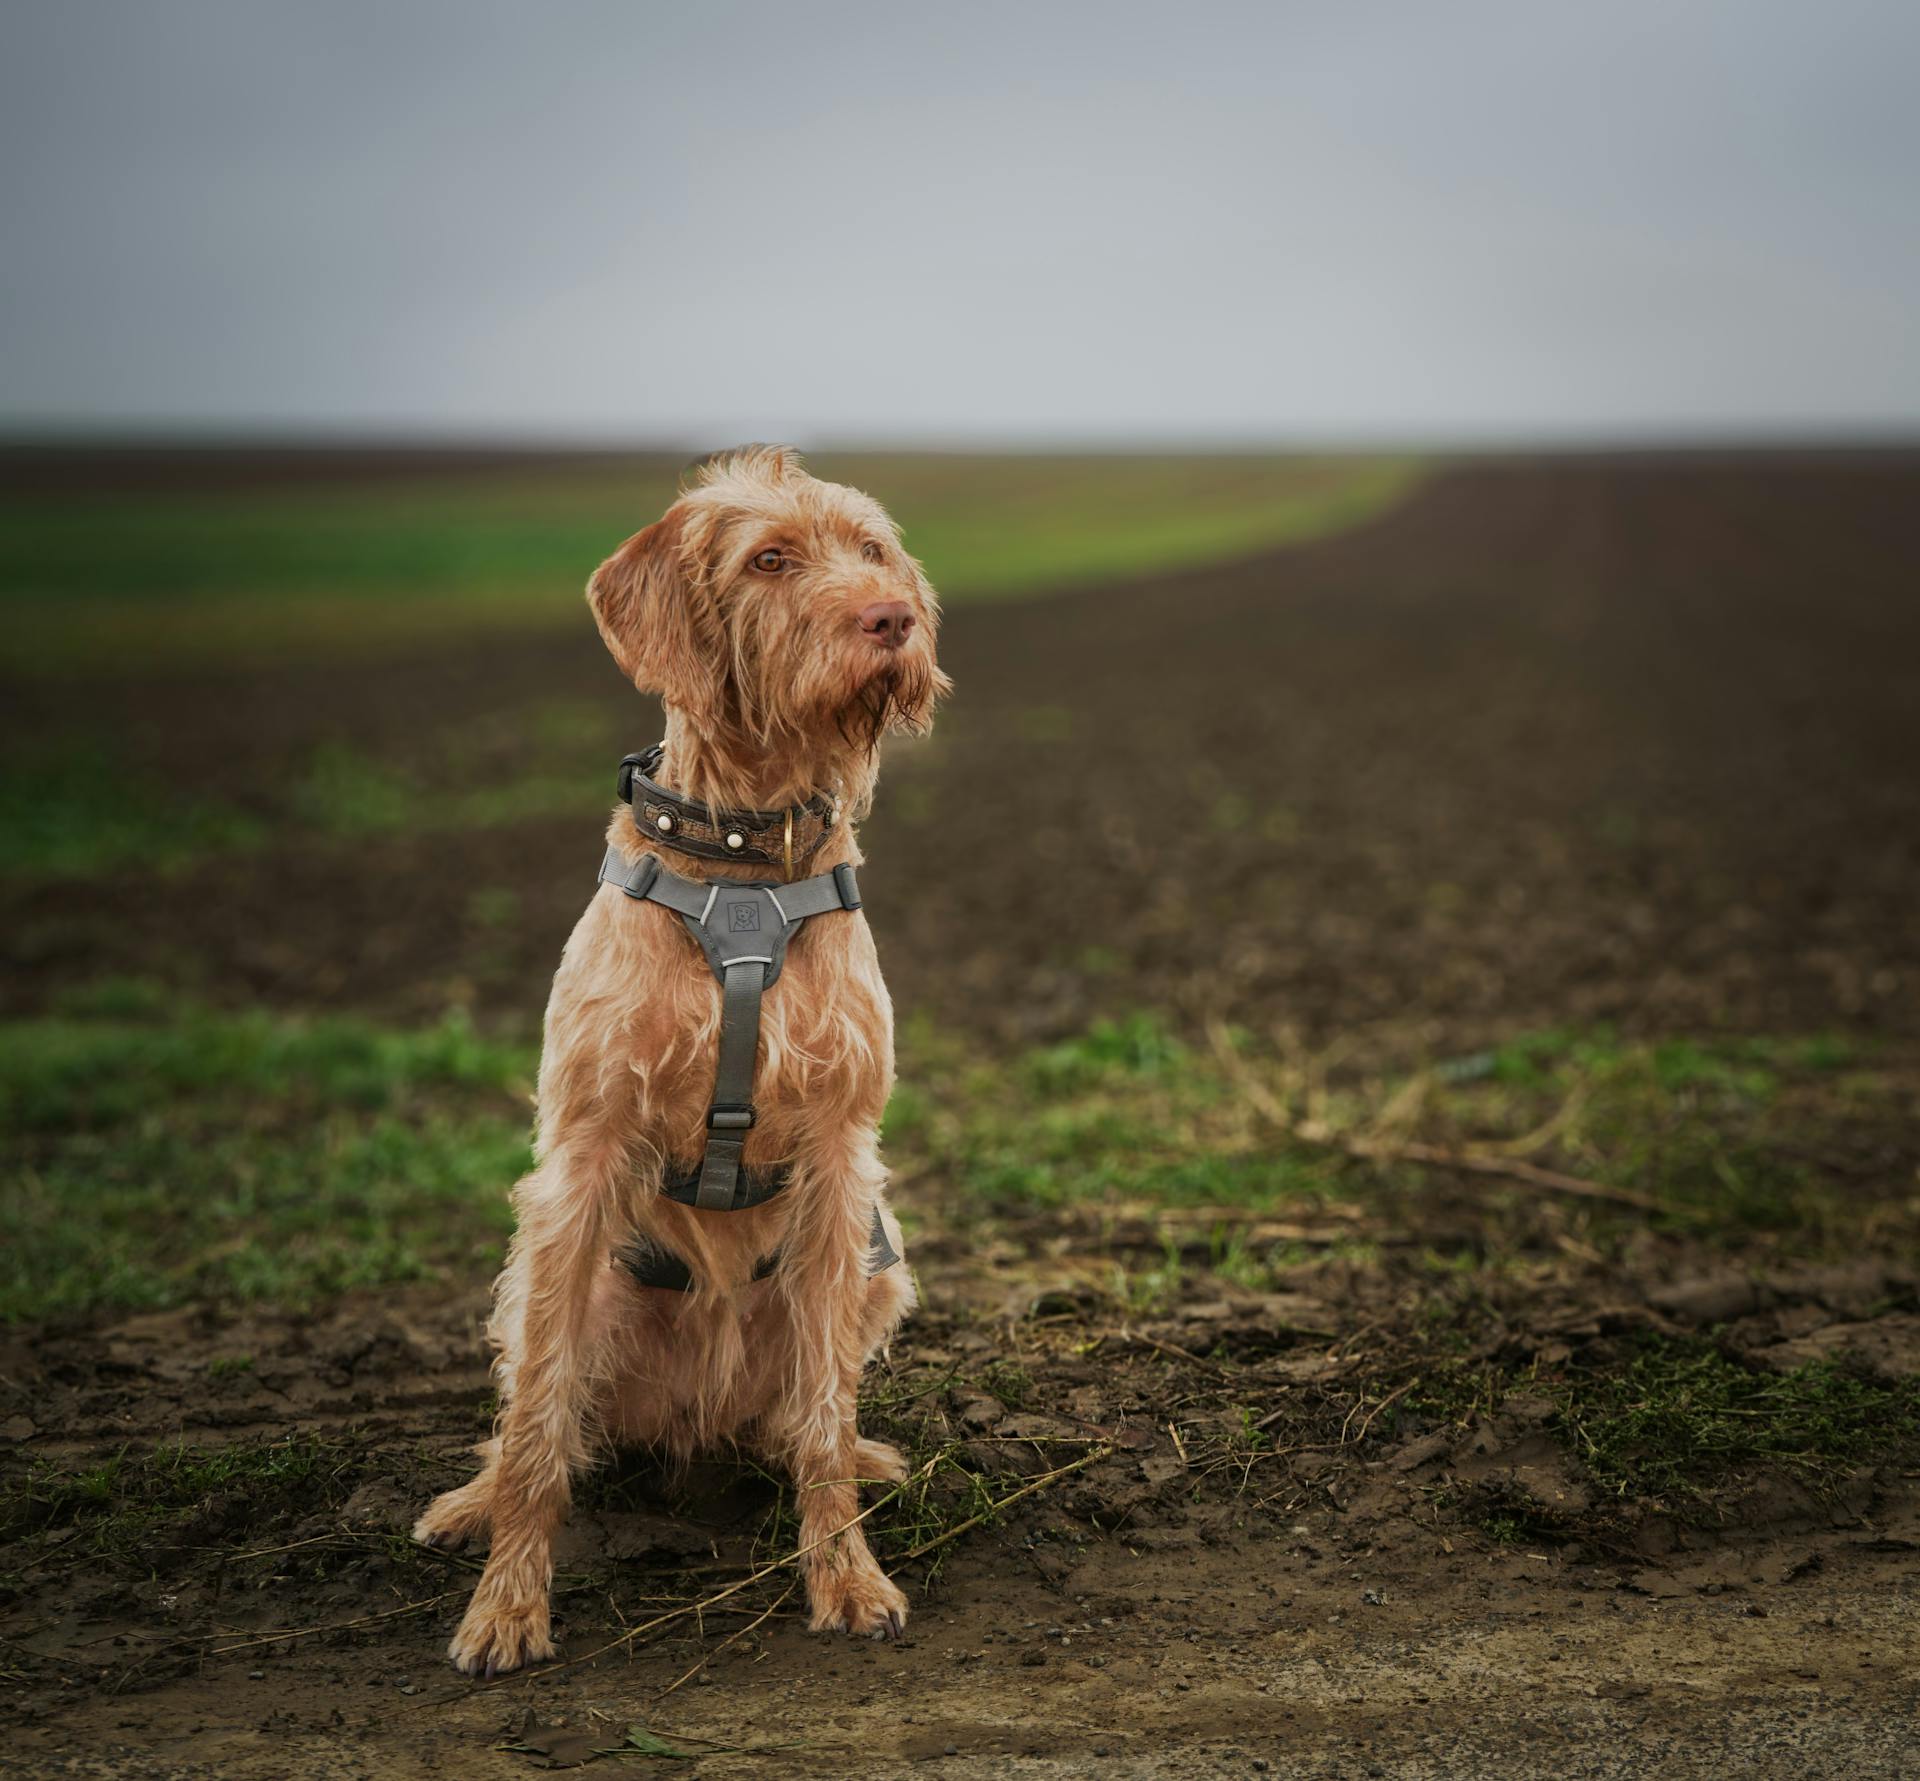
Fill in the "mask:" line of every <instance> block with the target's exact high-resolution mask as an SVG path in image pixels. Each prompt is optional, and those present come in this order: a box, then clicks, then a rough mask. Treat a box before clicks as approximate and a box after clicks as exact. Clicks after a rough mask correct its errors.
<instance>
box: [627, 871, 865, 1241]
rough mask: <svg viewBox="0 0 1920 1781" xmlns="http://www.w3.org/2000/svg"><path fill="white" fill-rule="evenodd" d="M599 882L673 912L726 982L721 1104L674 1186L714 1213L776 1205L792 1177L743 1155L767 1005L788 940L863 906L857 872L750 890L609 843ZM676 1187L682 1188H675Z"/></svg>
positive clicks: (712, 1110)
mask: <svg viewBox="0 0 1920 1781" xmlns="http://www.w3.org/2000/svg"><path fill="white" fill-rule="evenodd" d="M600 882H601V883H602V884H617V885H618V886H619V887H620V889H621V890H623V891H624V892H625V893H626V894H627V895H628V896H630V897H632V898H633V899H634V900H635V901H636V902H644V903H659V904H661V905H663V906H664V907H665V908H668V909H671V910H672V911H673V912H674V913H675V914H676V915H678V916H679V917H680V919H681V920H682V921H684V922H685V923H686V925H687V930H688V932H689V933H691V934H692V935H693V937H694V939H695V940H697V941H698V942H699V943H700V949H701V951H702V952H704V953H705V954H706V958H707V964H708V966H709V967H710V968H711V970H712V972H713V974H714V976H715V977H716V978H717V979H718V980H719V983H720V992H721V993H720V1056H719V1061H718V1063H717V1064H716V1066H715V1069H714V1078H713V1100H712V1104H711V1105H710V1106H709V1108H708V1109H707V1145H706V1152H705V1154H704V1156H703V1157H702V1158H701V1162H700V1172H699V1175H698V1176H697V1177H696V1178H694V1179H693V1180H692V1181H690V1182H678V1183H673V1182H670V1183H668V1184H667V1185H666V1188H665V1191H666V1192H667V1193H668V1194H669V1195H670V1196H671V1197H672V1198H674V1199H676V1200H682V1201H684V1203H685V1204H688V1205H691V1206H694V1207H697V1208H699V1209H700V1210H701V1211H706V1212H735V1211H739V1210H742V1209H743V1208H745V1207H747V1206H755V1205H758V1204H760V1203H761V1201H763V1200H767V1199H771V1198H772V1197H773V1195H774V1194H776V1193H778V1192H779V1191H780V1189H781V1188H782V1187H784V1186H785V1185H786V1176H785V1171H784V1170H780V1171H770V1172H768V1173H766V1174H765V1175H762V1176H759V1177H758V1178H756V1177H755V1176H754V1175H752V1174H750V1173H748V1172H746V1171H743V1169H742V1167H741V1154H742V1152H743V1151H744V1149H745V1147H746V1141H747V1133H748V1132H749V1131H751V1130H752V1129H753V1121H754V1111H753V1068H754V1059H755V1055H756V1053H757V1052H758V1051H759V1047H760V1001H761V997H762V996H763V995H765V993H766V991H767V990H768V989H769V988H770V987H771V986H772V985H773V984H774V983H776V982H778V981H779V977H780V970H781V966H782V965H783V964H784V963H785V961H786V956H787V942H788V941H789V940H790V939H791V938H792V937H793V935H794V934H795V933H796V932H797V931H798V930H799V928H800V925H801V923H803V922H805V921H808V920H810V919H811V918H812V917H814V916H816V915H829V914H832V913H833V912H834V911H836V910H849V911H850V910H854V909H858V908H859V907H860V890H859V886H858V885H857V884H856V883H855V881H854V876H853V868H852V867H851V866H847V865H840V866H835V867H834V869H833V870H832V871H831V872H823V873H822V874H821V875H820V876H819V877H817V878H803V879H801V880H800V881H799V882H798V883H794V884H781V885H772V884H744V883H729V882H728V881H726V880H724V879H723V880H719V881H716V882H712V883H707V884H697V883H695V882H694V881H693V880H692V879H690V878H682V877H681V876H680V875H679V874H678V873H677V872H670V871H668V870H667V869H666V868H665V867H664V866H662V865H661V864H660V859H659V856H658V855H657V854H653V853H646V854H642V855H641V857H640V858H639V859H638V860H636V861H632V862H629V861H628V860H627V859H625V858H624V857H623V856H622V855H621V853H620V850H619V849H618V848H615V847H609V848H608V849H607V852H606V857H605V858H604V859H603V860H602V861H601V862H600ZM676 1190H678V1191H676Z"/></svg>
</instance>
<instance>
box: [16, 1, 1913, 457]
mask: <svg viewBox="0 0 1920 1781" xmlns="http://www.w3.org/2000/svg"><path fill="white" fill-rule="evenodd" d="M0 33H3V34H4V41H3V42H0V182H3V186H0V227H3V228H4V235H0V240H3V241H4V263H5V271H4V274H0V279H3V280H4V283H3V286H0V288H3V289H4V293H5V294H4V302H5V325H4V334H3V337H0V411H3V413H4V424H5V425H6V426H7V427H8V429H9V430H15V431H17V430H19V429H20V428H21V427H23V426H26V425H35V424H44V423H53V424H58V425H61V426H66V427H71V426H76V425H77V426H88V427H92V426H99V425H126V424H128V423H132V424H135V425H138V426H140V427H142V428H151V427H155V426H169V425H174V424H182V423H184V424H190V425H193V426H196V427H199V428H203V429H204V428H208V427H218V428H236V427H237V428H256V427H271V428H274V429H276V430H282V431H285V430H295V431H298V430H326V431H331V432H351V433H366V432H371V431H402V432H409V433H419V432H431V433H436V434H438V433H483V434H487V435H496V436H498V435H523V434H528V433H536V434H540V435H545V436H561V437H582V438H599V439H621V440H628V439H630V440H659V441H662V442H668V441H673V442H679V441H688V442H693V443H703V442H711V441H713V440H716V439H730V438H736V437H765V438H795V439H799V440H801V441H803V442H805V441H815V440H820V439H858V438H866V439H880V440H915V439H917V440H937V439H954V440H989V439H1026V440H1043V439H1046V440H1065V439H1112V440H1149V439H1181V440H1198V439H1208V438H1214V439H1239V440H1256V439H1272V440H1281V441H1285V440H1293V439H1299V440H1315V439H1358V440H1365V439H1378V438H1389V437H1396V436H1397V437H1411V438H1416V439H1433V438H1456V439H1474V438H1479V439H1487V438H1513V437H1542V436H1568V435H1586V436H1594V435H1601V436H1612V437H1618V436H1623V435H1657V434H1667V435H1672V434H1676V433H1683V434H1698V433H1721V432H1739V431H1800V432H1805V431H1808V430H1822V431H1841V432H1843V431H1847V430H1850V429H1851V430H1874V431H1879V432H1885V431H1886V430H1888V429H1901V430H1911V429H1913V428H1914V427H1915V425H1916V423H1920V102H1916V97H1915V92H1916V77H1917V75H1916V71H1920V5H1914V4H1912V3H1911V0H1904V3H1887V4H1866V3H1862V0H1798V3H1793V4H1772V3H1770V0H1651V3H1648V0H1605V3H1604V4H1600V3H1597V0H1512V3H1495V0H1451V3H1448V4H1434V3H1432V0H1406V3H1404V4H1397V5H1389V4H1381V3H1377V0H1340V3H1339V4H1328V3H1327V0H1312V3H1310V4H1299V5H1296V4H1291V3H1289V0H1269V3H1267V4H1248V5H1228V4H1195V3H1193V0H1154V3H1153V4H1149V5H1135V4H1131V3H1126V0H1120V3H1112V0H1109V3H1105V4H1080V5H1063V4H1054V5H1049V4H1046V3H1045V0H1027V3H1024V4H1008V5H1001V4H974V3H971V0H946V3H945V4H915V3H912V0H888V3H884V4H872V5H868V4H838V3H835V0H813V3H811V4H807V3H800V0H793V3H789V4H784V5H770V4H762V3H759V0H740V3H724V0H718V3H716V0H672V3H671V4H652V3H650V0H619V3H614V0H540V3H539V4H534V3H531V0H520V3H516V4H511V5H493V4H486V3H483V0H377V3H373V4H368V3H365V0H308V3H306V4H300V5H287V4H282V3H280V0H231V3H227V4H212V3H207V0H132V3H126V4H120V3H113V4H109V3H105V0H37V3H24V4H23V3H21V0H15V3H14V4H12V5H9V6H8V7H7V8H6V15H5V23H4V25H0Z"/></svg>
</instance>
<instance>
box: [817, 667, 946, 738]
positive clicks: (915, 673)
mask: <svg viewBox="0 0 1920 1781" xmlns="http://www.w3.org/2000/svg"><path fill="white" fill-rule="evenodd" d="M932 694H933V677H932V676H931V675H930V674H928V673H927V672H926V671H925V670H924V669H922V668H920V667H918V666H917V665H912V664H908V663H905V662H890V663H888V664H887V666H885V667H884V668H882V669H880V670H879V672H878V673H876V674H873V675H871V676H869V678H868V679H867V680H866V681H865V683H864V684H863V685H862V686H861V688H860V690H859V691H858V692H857V693H855V694H854V696H853V699H852V701H851V702H850V703H849V704H847V705H845V706H843V707H842V708H841V710H840V714H839V723H840V734H841V735H842V736H843V737H845V738H846V741H847V745H848V746H849V747H851V748H856V749H859V750H861V751H862V752H864V753H866V754H872V753H873V752H874V751H875V750H876V749H877V748H878V747H879V746H880V743H881V741H882V739H883V738H884V737H885V736H886V734H887V732H888V731H889V730H917V729H919V728H921V726H922V725H923V724H924V722H925V721H926V716H927V706H928V704H929V702H930V701H931V698H932Z"/></svg>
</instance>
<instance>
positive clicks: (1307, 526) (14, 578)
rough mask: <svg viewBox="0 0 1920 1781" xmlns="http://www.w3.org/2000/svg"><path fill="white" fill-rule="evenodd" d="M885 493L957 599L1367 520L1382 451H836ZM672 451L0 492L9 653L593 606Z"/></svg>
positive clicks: (218, 649) (74, 656)
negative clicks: (542, 462)
mask: <svg viewBox="0 0 1920 1781" xmlns="http://www.w3.org/2000/svg"><path fill="white" fill-rule="evenodd" d="M815 468H816V469H817V470H818V471H819V473H820V474H821V475H823V476H826V477H829V478H832V479H835V480H841V481H847V482H851V483H854V484H856V485H857V486H860V487H864V488H867V489H870V490H871V491H872V492H873V493H874V494H875V495H877V496H878V497H879V498H880V499H881V500H882V501H884V502H886V503H887V505H888V506H889V508H890V509H891V510H892V512H893V514H894V517H895V518H896V519H897V520H899V521H900V523H901V524H902V526H903V527H904V528H905V530H906V536H907V541H908V545H909V547H910V548H911V549H912V550H913V551H914V552H915V554H916V555H918V556H919V557H921V559H922V560H923V561H924V562H925V563H926V565H927V568H928V571H929V573H930V574H931V575H932V577H933V579H934V583H935V585H936V586H937V587H939V588H940V589H941V590H942V592H943V593H945V594H947V595H949V596H950V597H952V598H955V599H969V598H977V597H982V596H986V595H991V594H1005V593H1025V592H1032V591H1036V590H1040V589H1045V588H1050V587H1057V586H1062V585H1068V584H1072V583H1076V582H1086V581H1094V580H1099V579H1102V578H1106V577H1110V576H1113V575H1117V574H1124V575H1137V574H1142V573H1147V572H1150V571H1153V570H1156V569H1164V568H1169V567H1173V566H1176V565H1179V564H1184V563H1190V562H1201V561H1207V560H1211V559H1216V558H1220V557H1226V556H1234V555H1240V554H1245V553H1249V552H1252V551H1257V550H1261V549H1266V548H1269V547H1272V546H1276V545H1280V544H1286V543H1291V542H1296V541H1299V540H1302V539H1306V538H1312V537H1318V536H1321V535H1324V534H1326V533H1328V532H1332V531H1337V530H1340V529H1342V528H1344V527H1348V526H1352V525H1356V524H1359V523H1361V522H1363V521H1364V520H1366V519H1369V518H1371V517H1372V516H1373V515H1375V514H1376V513H1379V512H1381V511H1383V510H1384V509H1385V508H1387V507H1388V506H1390V505H1391V504H1392V503H1393V502H1394V501H1396V500H1398V499H1399V498H1400V497H1401V496H1402V495H1403V494H1404V493H1405V492H1406V491H1407V490H1408V489H1409V488H1410V487H1411V486H1412V485H1413V482H1414V480H1415V478H1416V475H1417V469H1416V467H1415V466H1414V465H1413V464H1412V463H1411V462H1410V461H1408V460H1403V459H1383V458H1373V459H1367V458H1300V457H1277V456H1245V457H1242V456H1233V457H1222V456H1203V455H1160V456H1150V455H1139V456H1130V455H1112V456H1099V457H1061V456H1028V455H1020V456H994V455H979V456H972V455H951V456H949V455H928V454H913V453H889V454H884V455H882V454H864V455H863V454H853V455H848V454H831V453H829V454H822V455H821V456H820V457H819V458H818V459H817V460H816V462H815ZM678 473H679V466H678V464H677V463H675V462H672V461H670V460H664V459H659V458H636V459H632V460H628V461H625V462H619V461H612V462H610V461H608V460H606V459H583V460H582V461H581V463H580V464H579V465H578V466H577V467H574V468H561V469H555V468H552V467H546V468H539V469H528V470H521V471H499V470H493V471H487V472H484V473H480V472H476V473H472V474H468V475H466V476H459V475H439V476H434V477H420V478H406V477H388V478H384V479H376V480H369V481H365V482H359V483H355V482H350V481H342V480H326V481H320V482H315V483H313V484H311V485H308V486H304V487H302V486H286V485H281V486H278V487H273V488H265V489H262V488H252V489H248V488H244V487H233V488H224V489H222V488H215V487H210V488H206V489H202V490H197V491H196V490H175V491H170V492H168V493H167V494H165V495H164V496H162V495H155V494H142V493H131V492H127V491H124V490H103V491H101V492H99V493H85V492H76V493H70V494H63V495H57V496H50V495H45V494H41V495H37V496H35V497H34V498H33V499H32V500H30V501H29V500H14V501H7V502H0V599H3V600H5V601H6V603H7V605H8V607H9V621H10V622H9V624H8V626H7V627H6V632H5V635H4V637H0V662H3V663H4V665H5V666H6V667H7V668H8V669H10V670H12V671H15V672H20V671H27V672H34V671H47V670H54V671H84V670H86V669H87V668H89V667H92V666H98V665H99V664H100V663H101V662H102V661H104V660H111V661H112V662H113V663H114V664H115V665H116V666H117V667H118V668H120V669H122V670H124V669H126V668H127V667H128V666H129V665H139V664H143V663H144V664H153V665H160V666H165V665H169V664H173V665H178V664H181V663H186V662H196V661H197V662H205V661H232V660H278V659H284V658H285V657H287V656H289V655H290V654H293V653H296V652H298V653H300V654H303V655H313V654H316V653H329V654H334V655H344V654H353V653H363V652H367V651H370V650H371V651H378V650H380V649H383V648H387V647H390V646H392V645H393V644H395V643H397V642H403V641H405V640H408V639H411V638H418V637H423V636H426V635H429V634H431V633H432V632H434V631H437V630H440V629H442V628H444V627H445V625H446V624H447V623H448V621H449V615H450V614H455V615H457V619H458V622H459V623H460V624H461V625H462V626H463V627H467V628H496V629H497V628H508V629H512V628H522V627H525V626H529V625H532V626H541V625H552V624H579V623H582V622H584V621H583V619H582V616H581V613H580V590H581V588H582V587H583V586H584V585H585V583H586V579H587V576H588V575H589V574H590V573H591V572H592V570H593V568H594V567H595V565H596V564H598V563H599V562H600V560H601V559H602V558H603V557H605V556H606V555H607V554H608V552H609V551H611V550H612V549H613V548H614V547H615V546H616V545H618V544H619V542H620V541H621V539H623V538H624V537H626V536H627V535H628V534H629V533H631V532H633V531H635V530H637V529H638V528H639V527H640V526H642V525H644V524H645V523H646V522H647V521H648V520H650V519H653V518H655V517H657V516H658V515H659V513H660V512H661V510H662V509H663V508H664V507H665V506H666V505H667V503H668V502H669V501H670V500H671V499H672V496H673V491H674V487H675V484H676V481H677V478H678Z"/></svg>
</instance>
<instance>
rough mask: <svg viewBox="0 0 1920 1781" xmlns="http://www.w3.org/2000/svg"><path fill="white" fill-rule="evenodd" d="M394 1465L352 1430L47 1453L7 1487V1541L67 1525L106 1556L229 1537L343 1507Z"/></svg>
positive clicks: (2, 1528)
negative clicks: (85, 1454)
mask: <svg viewBox="0 0 1920 1781" xmlns="http://www.w3.org/2000/svg"><path fill="white" fill-rule="evenodd" d="M391 1464H392V1462H391V1461H390V1460H383V1459H382V1458H381V1457H380V1456H378V1455H377V1454H375V1453H374V1452H373V1451H372V1450H371V1449H369V1448H368V1447H366V1446H365V1445H363V1444H362V1443H361V1442H360V1441H358V1440H357V1439H354V1438H352V1437H345V1438H327V1437H323V1436H319V1435H312V1434H298V1435H289V1436H285V1437H282V1438H280V1439H277V1440H271V1441H241V1442H235V1443H234V1444H232V1445H230V1446H224V1447H201V1446H193V1445H189V1444H188V1443H186V1442H181V1441H166V1442H162V1443H161V1444H160V1445H159V1446H157V1447H153V1448H148V1449H146V1450H144V1451H143V1450H139V1449H134V1448H125V1449H122V1450H121V1451H120V1452H118V1453H115V1454H113V1455H111V1456H109V1457H108V1458H106V1459H103V1460H98V1461H95V1462H94V1463H92V1464H90V1465H83V1466H80V1467H78V1468H77V1469H69V1468H68V1467H65V1466H62V1465H60V1464H58V1463H56V1462H50V1461H44V1460H43V1461H40V1462H38V1463H36V1464H34V1465H32V1466H30V1467H28V1468H27V1469H26V1470H25V1471H24V1472H22V1473H20V1474H18V1475H16V1476H14V1477H12V1478H9V1479H8V1480H7V1481H6V1483H5V1486H4V1488H0V1542H6V1541H11V1540H15V1539H19V1538H21V1537H22V1536H24V1535H28V1534H32V1533H37V1532H42V1531H46V1530H51V1529H58V1528H69V1527H70V1528H73V1529H75V1530H76V1531H77V1535H78V1536H79V1537H81V1538H82V1539H83V1540H84V1544H85V1547H86V1549H87V1550H89V1551H91V1552H93V1553H95V1554H97V1555H100V1556H119V1557H134V1556H137V1555H138V1554H139V1553H141V1552H142V1551H143V1550H149V1551H150V1549H151V1547H152V1546H153V1545H154V1543H156V1542H164V1541H172V1540H177V1539H179V1538H181V1537H183V1536H185V1537H189V1538H191V1537H192V1536H193V1535H194V1534H195V1533H196V1532H200V1533H202V1534H203V1535H204V1537H205V1538H206V1539H208V1540H213V1539H215V1538H218V1539H220V1540H222V1541H224V1542H226V1543H228V1544H229V1545H231V1543H232V1542H233V1541H234V1540H235V1538H236V1537H237V1536H238V1535H240V1534H242V1533H244V1532H245V1531H246V1530H247V1529H248V1528H250V1527H255V1526H261V1525H266V1524H269V1523H273V1522H275V1521H278V1520H282V1519H285V1518H290V1517H292V1516H295V1515H299V1514H307V1513H311V1512H313V1511H314V1510H316V1509H322V1508H337V1507H338V1506H339V1505H340V1504H341V1503H342V1502H344V1501H345V1500H346V1498H347V1497H348V1496H349V1495H350V1494H351V1493H352V1491H353V1488H354V1487H355V1485H357V1484H360V1483H362V1482H364V1481H365V1479H366V1478H368V1477H369V1476H379V1475H380V1474H381V1472H382V1470H383V1469H385V1470H391ZM209 1524H213V1525H209Z"/></svg>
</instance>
